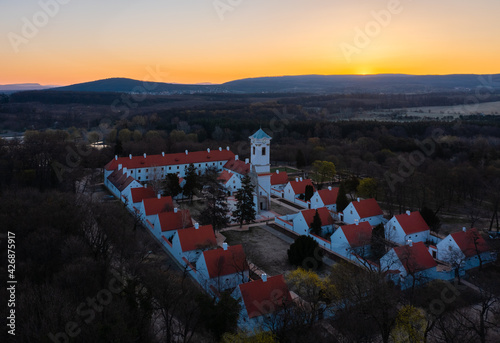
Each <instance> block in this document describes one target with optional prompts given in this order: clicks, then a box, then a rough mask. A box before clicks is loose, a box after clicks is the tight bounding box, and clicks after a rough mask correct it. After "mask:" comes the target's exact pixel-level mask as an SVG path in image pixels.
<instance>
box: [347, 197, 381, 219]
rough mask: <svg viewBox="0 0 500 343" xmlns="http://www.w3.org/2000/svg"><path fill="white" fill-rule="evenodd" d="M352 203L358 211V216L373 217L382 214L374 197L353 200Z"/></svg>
mask: <svg viewBox="0 0 500 343" xmlns="http://www.w3.org/2000/svg"><path fill="white" fill-rule="evenodd" d="M352 204H353V205H354V208H355V209H356V212H358V214H359V217H360V218H368V217H374V216H378V215H382V214H384V212H382V210H381V209H380V206H379V205H378V203H377V200H375V199H365V200H361V201H359V202H358V201H353V202H352Z"/></svg>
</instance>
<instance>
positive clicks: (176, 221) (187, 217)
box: [158, 210, 193, 232]
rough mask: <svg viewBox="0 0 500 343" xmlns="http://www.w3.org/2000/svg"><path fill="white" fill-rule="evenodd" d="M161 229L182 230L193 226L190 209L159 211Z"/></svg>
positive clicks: (163, 230)
mask: <svg viewBox="0 0 500 343" xmlns="http://www.w3.org/2000/svg"><path fill="white" fill-rule="evenodd" d="M158 220H159V221H160V227H161V231H162V232H165V231H173V230H181V229H185V228H188V227H191V226H193V221H192V220H191V214H190V213H189V210H178V211H177V213H175V212H173V211H172V212H162V213H158Z"/></svg>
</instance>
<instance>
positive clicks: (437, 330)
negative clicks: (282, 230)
mask: <svg viewBox="0 0 500 343" xmlns="http://www.w3.org/2000/svg"><path fill="white" fill-rule="evenodd" d="M469 95H470V94H468V93H466V92H449V93H437V94H412V95H406V94H386V95H376V94H334V95H325V96H316V95H314V96H313V95H307V94H295V95H293V96H292V95H288V94H286V95H285V94H282V95H280V94H265V95H260V94H257V95H235V94H221V95H217V94H207V95H203V94H197V95H184V96H170V97H167V96H146V97H144V98H139V97H137V96H134V95H130V94H113V93H97V94H89V93H70V92H68V93H61V92H59V93H57V96H56V95H55V94H52V93H51V92H22V93H17V94H13V95H10V96H4V97H1V98H0V129H1V132H2V133H7V132H13V131H14V132H19V133H22V138H17V139H16V138H13V139H2V138H0V223H2V230H1V233H0V234H1V235H2V237H1V241H2V244H4V238H5V236H6V234H7V232H8V231H9V232H15V234H16V256H17V257H16V258H17V261H16V277H17V280H18V286H17V287H18V288H17V307H16V308H17V309H16V310H17V312H18V313H19V317H18V324H17V325H18V327H17V334H16V335H17V339H18V340H19V341H20V342H21V341H22V342H54V341H55V342H66V341H68V342H69V341H75V342H109V341H120V342H129V341H130V342H158V341H163V342H239V341H241V342H273V341H279V342H305V340H304V339H306V338H305V337H309V339H311V337H314V341H316V342H327V341H328V342H332V341H334V340H333V338H332V337H342V340H340V339H339V340H338V342H378V341H380V340H382V341H384V342H389V341H398V339H400V340H399V341H400V342H407V341H411V342H420V341H429V342H454V343H458V342H479V341H480V342H487V341H488V339H490V337H491V333H492V332H494V331H495V330H498V328H499V327H500V321H499V319H500V316H499V315H498V313H494V314H492V315H491V316H490V315H488V313H486V314H485V313H484V311H486V312H488V311H493V310H494V307H493V306H492V303H494V302H495V301H497V300H496V299H497V298H496V296H498V294H497V293H498V291H499V290H500V282H499V280H500V272H499V268H498V266H497V265H494V266H492V267H491V268H489V269H487V273H490V274H485V273H486V272H483V273H482V274H478V275H477V282H478V283H479V284H480V285H481V289H482V290H485V292H482V293H474V292H471V291H470V290H465V289H464V288H463V287H462V286H461V285H455V286H453V287H455V288H450V286H449V285H445V284H441V283H438V282H435V283H430V284H429V285H427V286H426V287H424V288H422V289H417V290H415V291H414V292H413V291H412V292H410V293H411V294H410V293H408V292H401V291H398V290H396V289H394V287H392V286H391V285H389V284H386V283H381V282H380V280H381V279H380V277H381V276H380V275H374V274H371V273H359V272H358V271H353V270H352V269H351V267H350V266H344V265H340V264H339V265H337V266H335V267H334V269H333V270H332V271H331V276H330V278H329V279H327V280H322V282H324V283H319V284H316V286H317V285H319V286H318V287H319V288H317V289H316V288H314V289H310V290H311V293H310V294H311V302H314V301H317V302H319V301H322V302H326V303H328V304H329V306H330V307H329V308H335V310H336V311H337V314H336V316H335V318H334V319H331V320H330V319H329V320H328V323H327V324H325V323H323V322H322V321H321V320H320V317H321V316H320V315H319V314H318V315H316V314H317V313H315V314H313V315H312V317H310V318H313V319H314V320H309V321H308V320H303V318H304V317H303V316H304V313H298V312H297V311H298V310H297V309H293V308H290V309H285V311H284V313H285V314H286V316H284V317H281V318H271V319H270V322H269V323H266V324H265V325H268V326H269V327H272V328H273V329H272V330H271V332H272V335H266V334H259V335H260V336H259V335H257V337H254V338H248V337H244V335H243V334H241V333H238V332H237V330H236V321H235V313H236V314H237V313H238V311H237V308H236V307H235V304H234V302H233V301H232V299H229V298H222V299H221V301H220V302H218V303H216V302H214V301H213V300H212V299H210V298H208V297H207V296H206V295H204V294H203V293H202V292H201V291H200V290H199V289H198V288H197V287H196V286H195V285H194V283H192V281H191V280H190V279H189V278H187V276H186V273H183V272H182V271H178V270H175V268H174V267H171V266H169V265H168V264H165V263H164V261H163V262H162V260H161V259H159V258H157V257H158V256H159V255H160V254H161V253H157V252H158V251H159V249H158V247H157V246H156V243H155V242H154V241H153V240H151V238H150V237H149V236H148V233H147V232H146V231H145V230H144V229H143V228H142V227H140V225H139V223H138V220H137V219H136V218H133V217H131V216H130V215H128V213H127V212H126V211H125V209H124V208H123V206H121V205H120V203H119V202H113V201H109V202H106V201H96V200H95V199H94V198H93V197H92V196H91V195H92V193H93V192H94V187H95V185H96V184H99V183H102V169H103V167H104V165H105V164H106V163H107V162H109V161H110V160H111V159H112V158H113V157H114V156H115V155H118V156H128V155H129V154H133V155H141V154H143V153H147V154H159V153H161V152H165V153H171V152H182V151H184V150H189V151H196V150H205V149H207V148H211V149H217V148H218V147H226V146H229V147H230V148H231V150H232V151H233V152H234V153H235V154H237V155H239V156H240V159H244V158H247V157H249V152H250V151H249V140H248V136H250V134H252V133H253V132H255V131H256V130H258V129H259V127H261V128H262V129H264V130H265V131H266V132H267V133H268V134H269V135H270V136H272V141H271V162H272V164H273V166H274V167H276V166H281V167H286V166H291V167H295V168H298V169H299V170H300V171H301V173H303V174H304V176H308V175H311V176H313V175H314V168H313V165H314V162H315V161H329V162H333V164H334V165H335V169H336V175H335V177H334V178H332V179H331V180H328V182H327V183H330V184H332V185H339V184H342V185H343V186H344V187H345V190H346V193H347V194H348V197H349V200H351V199H354V198H355V197H356V196H362V197H374V198H376V199H377V201H378V202H379V203H380V204H381V207H382V208H384V209H385V210H386V211H387V213H386V214H387V215H388V216H392V215H393V214H399V213H404V212H405V211H406V210H412V211H413V210H420V211H427V212H430V213H432V217H433V218H435V221H434V223H433V226H432V229H433V230H434V231H436V232H439V233H441V234H445V235H446V234H447V233H449V232H454V231H457V230H459V229H460V228H461V227H462V226H467V227H471V228H472V227H475V228H478V229H480V230H485V231H497V232H498V231H499V229H500V225H499V219H498V212H499V210H500V192H499V190H500V117H499V116H494V115H491V116H483V115H480V114H478V113H472V114H470V115H467V116H465V115H464V116H462V117H460V118H457V119H453V120H402V121H369V120H355V117H356V114H357V113H360V112H363V111H366V110H368V109H391V108H404V107H414V106H433V105H440V106H443V105H460V104H463V103H464V99H465V98H466V97H467V96H469ZM488 100H489V101H498V100H500V94H491V96H490V97H489V98H488ZM113 104H115V105H116V106H113ZM367 181H369V182H367ZM325 185H326V183H325ZM360 185H363V186H362V187H360ZM317 186H318V187H322V186H323V184H318V185H317ZM89 194H90V195H89ZM492 244H493V245H494V244H496V241H494V240H492ZM494 246H495V248H496V249H497V248H498V244H497V245H494ZM1 251H2V253H1V258H2V260H3V261H5V260H7V252H6V250H5V249H4V248H3V247H2V249H1ZM0 268H1V269H2V275H5V274H6V270H5V264H4V263H2V264H1V267H0ZM303 277H306V279H307V277H309V278H312V279H314V278H315V277H314V276H311V275H309V276H307V275H306V276H303ZM324 285H328V287H332V289H333V290H334V291H332V292H331V293H330V294H329V296H328V297H326V296H324V295H325V293H324V288H322V287H324ZM0 293H2V298H4V295H5V297H6V289H5V287H2V290H1V291H0ZM4 293H5V294H4ZM443 294H445V295H444V296H445V297H447V299H448V298H449V299H451V298H453V301H450V302H445V305H443V306H444V307H443V308H442V310H440V311H438V312H436V311H433V310H432V309H431V308H430V307H429V304H430V303H432V302H433V300H435V299H441V298H442V297H443ZM450 294H451V295H450ZM361 295H363V296H362V299H361V298H360V296H361ZM365 295H367V296H366V297H365ZM334 300H335V301H334ZM341 301H342V302H343V304H344V306H341V307H333V304H334V303H335V304H338V302H341ZM473 304H475V305H477V306H478V307H477V308H480V309H481V310H484V311H483V312H481V311H469V308H468V307H469V306H472V305H473ZM2 308H3V307H2ZM235 308H236V310H235ZM436 313H437V314H436ZM490 313H493V312H490ZM309 314H310V313H309ZM6 317H7V315H2V321H5V319H4V318H6ZM297 318H299V319H297ZM301 318H302V319H301ZM308 318H309V317H308ZM359 323H362V324H363V325H361V326H362V329H360V326H359V325H360V324H359ZM415 323H416V324H415ZM356 324H357V325H356ZM325 325H327V326H328V328H331V329H328V330H330V331H331V330H333V332H334V333H335V334H333V336H332V333H331V332H330V333H329V334H328V330H327V329H325ZM398 330H399V331H398ZM409 335H410V336H411V335H414V336H411V337H412V338H411V339H408V337H410V336H409ZM398 337H399V338H398ZM401 337H403V338H401ZM66 339H67V340H66ZM252 339H253V340H252ZM258 339H260V340H258ZM2 341H4V340H2ZM5 341H6V340H5Z"/></svg>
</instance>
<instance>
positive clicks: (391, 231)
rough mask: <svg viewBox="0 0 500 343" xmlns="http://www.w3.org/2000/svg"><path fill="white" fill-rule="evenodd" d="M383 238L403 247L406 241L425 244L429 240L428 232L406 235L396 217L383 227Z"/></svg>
mask: <svg viewBox="0 0 500 343" xmlns="http://www.w3.org/2000/svg"><path fill="white" fill-rule="evenodd" d="M384 232H385V238H386V239H387V240H389V241H392V242H395V243H397V244H401V245H404V244H406V242H408V241H413V242H425V241H427V240H428V239H429V234H430V230H423V231H420V232H413V233H408V234H407V233H406V232H405V230H404V229H403V227H402V226H401V223H400V222H399V221H398V220H397V218H396V216H394V217H392V218H391V220H389V221H388V222H387V223H386V224H385V225H384Z"/></svg>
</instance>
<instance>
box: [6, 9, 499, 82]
mask: <svg viewBox="0 0 500 343" xmlns="http://www.w3.org/2000/svg"><path fill="white" fill-rule="evenodd" d="M44 4H45V5H44ZM377 13H378V14H377ZM499 14H500V1H498V0H477V1H470V0H440V1H436V0H414V1H412V0H399V1H398V0H390V1H389V0H385V1H379V0H355V1H353V0H328V1H327V0H141V1H136V0H120V1H119V0H99V1H98V0H40V1H31V0H22V1H19V0H0V33H1V35H2V37H1V39H0V61H1V64H0V84H7V83H25V82H38V83H41V84H59V85H64V84H71V83H77V82H86V81H91V80H96V79H101V78H108V77H129V78H135V79H150V80H157V81H163V82H180V83H198V82H213V83H220V82H225V81H229V80H233V79H238V78H245V77H258V76H275V75H297V74H366V73H370V74H375V73H408V74H453V73H477V74H480V73H481V74H491V73H500V62H499V61H500V25H499V21H498V15H499ZM152 71H155V72H152Z"/></svg>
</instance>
